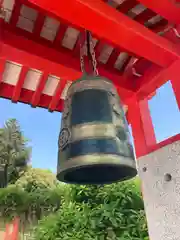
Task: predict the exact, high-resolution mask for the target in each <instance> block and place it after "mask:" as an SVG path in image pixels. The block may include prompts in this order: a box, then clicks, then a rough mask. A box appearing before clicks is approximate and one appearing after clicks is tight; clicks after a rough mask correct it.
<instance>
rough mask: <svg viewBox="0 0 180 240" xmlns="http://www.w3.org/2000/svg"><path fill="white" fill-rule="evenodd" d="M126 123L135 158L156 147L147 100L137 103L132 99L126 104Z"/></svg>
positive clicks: (135, 99)
mask: <svg viewBox="0 0 180 240" xmlns="http://www.w3.org/2000/svg"><path fill="white" fill-rule="evenodd" d="M128 121H129V124H131V128H132V135H133V138H134V145H135V151H136V156H137V158H138V157H140V156H143V155H145V154H147V153H148V152H149V150H150V148H151V147H152V146H154V145H156V137H155V133H154V127H153V124H152V119H151V115H150V111H149V106H148V99H144V100H141V101H138V100H137V98H136V97H133V99H131V101H130V102H129V103H128Z"/></svg>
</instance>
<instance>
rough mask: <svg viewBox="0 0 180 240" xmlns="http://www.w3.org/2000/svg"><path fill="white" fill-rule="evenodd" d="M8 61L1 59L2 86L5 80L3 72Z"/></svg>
mask: <svg viewBox="0 0 180 240" xmlns="http://www.w3.org/2000/svg"><path fill="white" fill-rule="evenodd" d="M5 65H6V61H5V60H4V59H0V84H1V82H2V80H3V72H4V69H5Z"/></svg>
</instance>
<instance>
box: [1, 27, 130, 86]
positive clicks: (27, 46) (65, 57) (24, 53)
mask: <svg viewBox="0 0 180 240" xmlns="http://www.w3.org/2000/svg"><path fill="white" fill-rule="evenodd" d="M42 42H43V41H42ZM2 45H3V51H2V52H1V53H0V56H1V55H2V56H3V55H4V56H8V57H7V58H8V59H9V60H10V59H11V61H15V62H18V63H22V64H24V65H27V66H31V68H35V69H38V70H40V71H41V70H42V71H44V70H46V69H49V71H50V74H52V75H56V76H60V77H62V76H63V77H67V78H69V79H71V80H74V79H77V78H79V77H80V76H81V75H82V73H81V71H80V60H79V58H75V57H73V56H72V51H71V50H68V49H65V48H61V50H59V51H56V50H55V49H52V48H49V47H46V46H43V45H42V44H39V43H36V42H34V41H31V40H30V39H26V38H24V37H22V36H18V35H15V34H14V33H11V32H10V31H4V34H3V43H2ZM11 46H13V47H11ZM29 50H31V51H29ZM28 64H30V65H28ZM32 66H33V67H32ZM98 70H99V73H100V75H102V76H105V77H107V78H109V79H111V80H112V82H113V83H114V84H115V85H117V86H119V83H120V82H122V84H121V87H124V88H126V89H130V88H131V85H130V83H126V84H124V85H123V81H121V80H120V79H121V76H120V73H119V71H116V70H114V71H113V70H111V71H109V70H107V69H106V67H105V66H104V65H103V64H100V63H99V64H98Z"/></svg>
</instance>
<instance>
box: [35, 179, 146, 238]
mask: <svg viewBox="0 0 180 240" xmlns="http://www.w3.org/2000/svg"><path fill="white" fill-rule="evenodd" d="M69 188H70V190H69V194H70V195H69V196H70V197H69V199H71V201H70V200H69V201H67V200H66V201H65V203H63V206H62V208H61V209H60V210H59V211H58V212H57V213H55V214H53V215H51V216H47V217H46V218H44V219H42V220H41V221H40V222H39V225H38V226H37V228H36V229H35V239H37V240H59V239H61V240H70V239H71V240H84V239H86V240H94V239H95V240H110V239H111V240H131V239H132V240H145V239H146V240H147V239H148V231H147V224H146V219H145V213H144V208H143V201H142V198H141V194H140V189H139V182H138V181H137V180H133V181H127V182H123V183H116V184H111V185H105V186H78V185H72V186H69Z"/></svg>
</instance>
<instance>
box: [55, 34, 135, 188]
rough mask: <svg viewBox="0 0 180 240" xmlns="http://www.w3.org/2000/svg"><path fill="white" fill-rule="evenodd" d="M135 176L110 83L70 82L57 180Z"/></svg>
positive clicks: (82, 181)
mask: <svg viewBox="0 0 180 240" xmlns="http://www.w3.org/2000/svg"><path fill="white" fill-rule="evenodd" d="M89 36H90V35H89ZM87 40H88V38H87ZM89 43H90V41H89ZM87 44H88V41H87ZM91 46H92V45H91ZM92 51H93V47H91V52H92ZM91 55H92V56H93V54H91ZM93 62H95V61H93ZM93 67H94V70H95V66H94V65H93ZM136 174H137V171H136V164H135V157H134V152H133V148H132V145H131V143H130V141H129V132H128V125H127V123H126V119H125V114H124V111H123V108H122V106H121V104H120V99H119V96H118V94H117V92H116V89H115V87H114V86H113V84H112V83H111V81H109V80H107V79H106V78H104V77H99V76H94V75H88V76H87V75H85V76H84V77H82V78H81V79H79V80H77V81H75V82H73V84H72V85H71V86H70V88H69V90H68V92H67V96H66V100H65V102H64V111H63V114H62V123H61V132H60V135H59V151H58V168H57V178H58V179H59V180H60V181H63V182H67V183H77V184H109V183H113V182H117V181H123V180H126V179H130V178H132V177H134V176H136Z"/></svg>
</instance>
